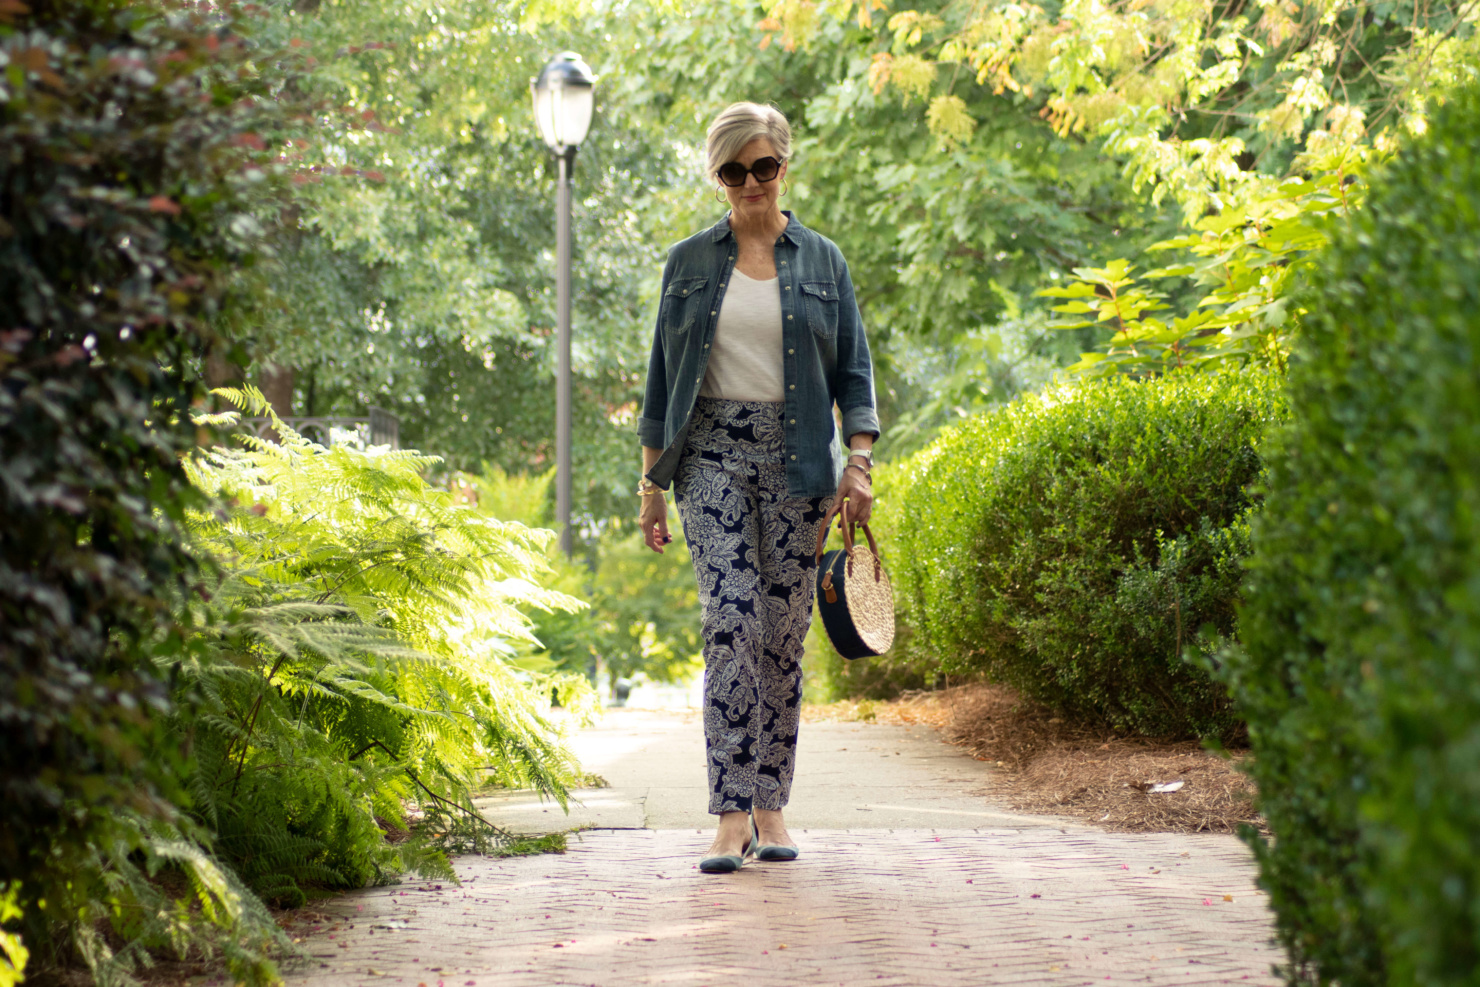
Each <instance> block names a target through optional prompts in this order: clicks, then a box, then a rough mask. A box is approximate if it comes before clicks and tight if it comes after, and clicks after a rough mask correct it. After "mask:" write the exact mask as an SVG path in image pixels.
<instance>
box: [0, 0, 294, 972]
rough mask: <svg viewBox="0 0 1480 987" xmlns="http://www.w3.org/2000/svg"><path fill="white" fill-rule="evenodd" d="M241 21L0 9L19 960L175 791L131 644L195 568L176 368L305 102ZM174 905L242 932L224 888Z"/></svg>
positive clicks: (139, 649) (212, 10) (229, 15)
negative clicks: (196, 907) (22, 948)
mask: <svg viewBox="0 0 1480 987" xmlns="http://www.w3.org/2000/svg"><path fill="white" fill-rule="evenodd" d="M263 20H264V18H263V17H262V16H260V15H252V14H247V13H245V12H243V11H242V10H241V9H240V8H238V7H235V6H229V7H209V6H207V7H201V6H198V5H195V4H184V3H179V4H177V3H173V2H158V3H154V2H150V3H145V2H133V0H86V2H76V3H57V2H40V3H34V4H31V5H26V4H21V3H7V4H5V5H3V6H0V66H3V74H0V149H3V150H0V885H8V886H10V887H11V888H12V889H13V888H14V885H13V884H10V882H11V881H13V880H16V879H20V880H22V882H23V883H22V884H21V886H20V892H19V895H20V905H21V907H22V909H23V916H22V919H21V921H22V922H23V924H24V930H25V935H26V941H27V943H28V944H29V947H30V949H31V951H32V961H33V965H37V966H40V965H47V964H50V963H52V962H54V961H56V960H57V959H58V958H63V959H66V958H74V959H75V958H76V957H77V956H78V955H85V956H88V957H96V956H98V955H100V954H99V953H98V951H97V950H96V949H94V948H93V945H92V940H90V939H89V938H88V937H91V936H95V934H96V927H97V925H98V923H106V922H107V921H108V920H109V919H110V918H112V917H114V916H116V915H118V914H120V913H121V912H120V909H122V908H123V907H124V906H123V904H122V902H121V899H120V897H119V896H120V895H121V894H122V895H124V896H128V895H129V894H130V893H131V892H129V891H128V889H117V888H114V887H113V886H111V885H110V884H109V882H110V881H113V880H115V878H117V876H118V875H117V874H111V875H110V874H108V873H106V872H104V871H100V870H99V869H98V867H99V865H100V863H99V862H100V861H127V860H128V859H129V858H130V856H131V855H135V856H137V857H139V858H141V859H150V860H153V859H158V858H159V857H160V854H161V853H162V851H161V850H160V847H161V846H163V844H161V843H160V841H161V840H165V842H166V843H167V842H168V840H167V839H166V838H165V837H160V836H158V835H157V833H158V832H159V827H163V828H164V831H168V830H170V829H171V824H170V822H169V820H170V819H171V818H172V817H174V815H175V813H174V811H173V809H172V807H171V801H170V800H171V799H175V798H179V797H181V793H180V792H179V791H178V788H177V786H176V784H175V781H174V779H175V777H176V772H177V770H178V768H179V765H180V764H181V761H182V756H183V752H182V751H181V750H180V749H179V748H177V747H173V746H171V745H170V744H168V743H167V742H165V740H164V738H163V737H162V736H161V735H160V733H159V728H160V724H161V722H162V721H161V714H162V713H163V711H165V710H166V709H168V706H169V702H168V695H167V689H166V686H165V684H164V683H163V682H162V681H161V679H160V677H159V676H158V675H157V674H156V669H155V668H154V666H153V665H152V664H151V663H150V661H149V656H150V655H151V654H159V655H162V656H164V657H165V659H166V660H168V658H169V656H170V655H172V654H178V652H179V649H180V648H181V638H182V632H181V630H180V628H179V627H178V626H177V624H176V620H175V618H176V612H177V611H176V608H175V607H174V605H173V603H174V598H175V596H177V595H179V594H182V593H183V592H184V591H185V588H186V587H187V586H188V585H190V584H193V583H195V582H197V581H198V578H199V576H198V574H197V572H196V570H195V566H194V564H193V562H192V560H191V558H190V557H189V555H188V554H187V552H186V550H185V549H184V547H183V545H182V540H181V537H180V532H179V528H178V525H179V521H180V519H181V516H182V510H183V505H184V504H185V503H187V502H188V501H189V500H190V495H189V492H188V491H189V488H188V485H187V483H186V480H185V477H184V474H183V472H182V471H181V468H180V465H179V456H180V453H181V452H182V450H183V449H184V448H186V447H187V446H188V445H189V444H190V443H191V442H192V441H193V440H194V430H193V428H192V427H191V425H190V422H189V420H188V417H187V412H188V409H189V408H190V406H191V404H192V402H193V401H194V400H195V399H196V398H197V396H198V393H199V391H198V388H197V386H196V384H195V383H194V372H193V371H194V367H195V366H196V364H197V363H198V361H199V360H200V358H202V357H203V356H205V355H206V354H207V353H214V354H216V355H217V356H218V357H222V358H224V356H225V355H226V353H225V345H224V343H223V341H222V340H220V339H219V338H217V337H216V336H215V334H214V332H213V331H212V329H211V325H210V320H211V319H213V318H214V317H215V316H216V315H217V313H218V312H219V309H220V306H221V304H222V303H223V299H225V298H226V296H227V294H228V291H229V288H230V282H231V277H232V274H231V268H232V267H233V266H235V265H247V264H251V263H252V262H253V261H254V259H255V258H256V257H257V256H260V255H261V254H262V253H263V252H265V251H266V250H267V249H268V247H269V246H270V242H269V240H270V236H269V234H270V233H271V232H272V231H273V229H274V228H275V223H276V216H275V205H276V204H279V203H280V202H281V200H282V192H283V189H284V185H285V182H286V175H285V174H284V170H283V168H282V167H281V166H280V165H279V163H278V162H277V159H276V152H277V151H278V150H279V149H280V147H281V136H282V135H283V134H284V133H285V132H287V131H289V130H290V128H291V127H292V126H294V125H295V118H296V117H297V116H298V115H300V114H303V113H305V112H306V111H307V110H308V109H309V107H308V106H307V104H305V102H304V101H303V100H302V99H301V98H299V97H298V96H297V95H296V94H295V93H296V91H295V90H293V89H292V88H291V86H290V83H291V82H292V80H293V79H294V78H296V77H298V75H299V74H300V73H301V71H302V70H303V69H304V68H305V67H306V61H305V59H304V57H303V56H302V55H301V54H300V53H298V52H296V51H295V50H293V49H290V48H288V47H282V48H279V47H278V46H277V45H276V44H275V43H274V42H273V40H272V39H271V38H269V37H265V36H264V37H255V38H253V39H252V40H251V41H250V42H249V41H248V40H247V38H248V36H250V35H253V34H254V32H256V31H257V29H258V28H259V27H260V26H261V23H262V22H263ZM146 752H148V753H147V754H146ZM131 866H132V865H131ZM191 866H192V867H194V866H195V865H191ZM208 869H209V868H207V867H206V866H205V865H204V864H201V865H199V867H197V868H196V871H195V873H197V874H198V875H200V876H201V879H202V880H205V875H206V874H207V871H208ZM211 880H212V881H215V878H211ZM216 887H217V888H218V889H220V888H222V887H223V886H222V885H221V884H220V883H219V882H216ZM215 894H216V892H215V891H212V892H210V895H215ZM210 895H207V899H209V897H210ZM222 896H226V897H229V889H227V890H225V891H222V892H221V895H220V896H218V898H220V900H225V897H222ZM43 903H44V906H43ZM194 921H195V922H196V923H197V924H198V926H199V927H200V928H202V929H209V928H210V927H211V925H212V924H213V923H214V924H215V926H216V928H218V929H219V930H220V932H221V936H222V938H223V941H232V940H234V938H236V937H239V936H241V925H240V923H239V916H234V915H233V914H232V913H231V910H230V909H225V910H219V909H215V908H213V907H207V906H206V904H203V905H202V908H201V910H200V912H199V913H198V917H197V918H196V919H195V920H194ZM69 950H70V953H69ZM90 951H91V952H90ZM99 975H100V976H101V975H102V974H101V973H99Z"/></svg>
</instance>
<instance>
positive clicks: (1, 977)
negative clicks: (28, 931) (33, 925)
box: [0, 883, 31, 987]
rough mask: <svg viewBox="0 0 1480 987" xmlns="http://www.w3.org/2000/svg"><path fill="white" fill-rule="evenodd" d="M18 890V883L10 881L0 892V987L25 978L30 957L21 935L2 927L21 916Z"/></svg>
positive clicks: (10, 986)
mask: <svg viewBox="0 0 1480 987" xmlns="http://www.w3.org/2000/svg"><path fill="white" fill-rule="evenodd" d="M20 890H21V889H20V886H19V885H18V884H15V883H12V884H11V885H10V886H9V887H7V888H6V889H5V890H4V891H3V892H0V987H15V985H16V984H18V983H20V982H21V981H23V980H25V979H26V977H25V973H26V961H27V960H29V959H30V958H31V952H30V950H28V949H26V946H25V944H24V943H23V942H21V937H20V936H18V935H17V934H15V933H14V932H7V931H6V930H5V929H4V928H3V926H4V923H6V922H14V921H15V920H16V919H18V918H20V917H21V909H20V906H19V905H18V904H16V899H17V898H19V897H20Z"/></svg>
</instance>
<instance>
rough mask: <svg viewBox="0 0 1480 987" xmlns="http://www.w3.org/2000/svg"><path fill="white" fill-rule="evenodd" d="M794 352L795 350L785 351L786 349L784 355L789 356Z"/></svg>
mask: <svg viewBox="0 0 1480 987" xmlns="http://www.w3.org/2000/svg"><path fill="white" fill-rule="evenodd" d="M794 353H796V350H787V351H786V355H787V356H791V355H792V354H794Z"/></svg>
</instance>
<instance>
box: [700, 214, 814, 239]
mask: <svg viewBox="0 0 1480 987" xmlns="http://www.w3.org/2000/svg"><path fill="white" fill-rule="evenodd" d="M781 215H783V216H785V217H786V229H784V230H782V231H781V235H782V236H784V237H786V239H788V240H790V241H791V245H792V246H793V247H795V246H799V245H800V244H801V242H802V221H801V220H800V219H797V218H796V217H795V216H793V215H792V214H791V210H790V209H783V210H781ZM732 235H733V231H732V230H731V229H730V214H729V213H725V214H724V216H722V217H721V218H720V221H719V222H718V223H715V224H714V226H713V227H711V228H710V230H709V237H710V239H711V240H713V241H714V242H715V243H719V242H720V241H721V240H723V239H724V238H725V237H727V236H732Z"/></svg>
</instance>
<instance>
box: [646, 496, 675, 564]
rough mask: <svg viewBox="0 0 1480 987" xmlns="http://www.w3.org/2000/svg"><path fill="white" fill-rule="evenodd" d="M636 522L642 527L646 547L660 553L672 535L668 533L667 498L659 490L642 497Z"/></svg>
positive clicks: (671, 539) (671, 538)
mask: <svg viewBox="0 0 1480 987" xmlns="http://www.w3.org/2000/svg"><path fill="white" fill-rule="evenodd" d="M637 523H638V524H639V525H640V526H641V527H642V540H643V541H644V542H645V543H646V544H647V547H648V548H651V549H652V550H653V551H655V552H657V553H658V554H659V555H662V554H663V546H664V545H667V544H668V543H669V542H671V541H673V536H672V535H670V534H669V533H668V498H667V497H665V496H663V492H662V491H661V490H656V491H654V492H653V493H650V494H647V495H646V496H644V497H643V498H642V512H641V513H639V514H638V515H637Z"/></svg>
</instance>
